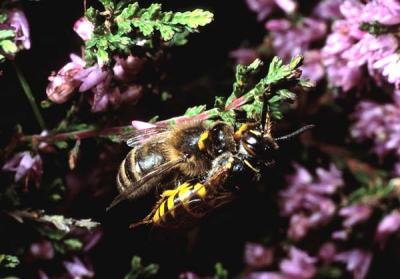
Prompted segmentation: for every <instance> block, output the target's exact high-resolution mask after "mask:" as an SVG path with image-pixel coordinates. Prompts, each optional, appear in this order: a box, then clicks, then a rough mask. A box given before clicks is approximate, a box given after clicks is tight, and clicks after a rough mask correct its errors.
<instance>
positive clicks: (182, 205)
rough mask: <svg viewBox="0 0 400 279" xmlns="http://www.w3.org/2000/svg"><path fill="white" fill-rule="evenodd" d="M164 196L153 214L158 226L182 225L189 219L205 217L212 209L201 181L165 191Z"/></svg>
mask: <svg viewBox="0 0 400 279" xmlns="http://www.w3.org/2000/svg"><path fill="white" fill-rule="evenodd" d="M162 196H163V197H164V199H163V200H162V202H161V203H160V204H159V206H158V207H157V209H156V211H155V212H154V215H153V216H152V223H153V224H154V225H156V226H161V227H175V226H181V225H182V224H181V223H182V222H184V221H186V220H188V219H193V218H196V219H197V218H201V217H203V216H204V215H205V214H206V213H207V212H208V211H209V210H210V209H211V207H210V206H209V205H208V204H207V202H206V199H205V198H206V197H207V189H206V187H205V186H204V185H203V184H201V183H197V184H194V185H191V184H189V183H184V184H182V185H180V186H178V187H177V188H176V189H174V190H167V191H164V192H163V194H162Z"/></svg>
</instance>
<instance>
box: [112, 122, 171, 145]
mask: <svg viewBox="0 0 400 279" xmlns="http://www.w3.org/2000/svg"><path fill="white" fill-rule="evenodd" d="M168 130H169V128H168V127H166V126H155V127H151V128H146V129H142V130H131V131H127V132H125V133H123V134H121V135H119V136H118V137H117V138H118V139H119V140H120V141H125V142H126V144H127V145H128V146H129V147H134V146H137V145H138V144H143V143H144V142H146V141H148V140H150V139H152V138H154V137H156V136H160V140H161V139H162V138H164V137H162V135H163V134H166V133H167V132H168Z"/></svg>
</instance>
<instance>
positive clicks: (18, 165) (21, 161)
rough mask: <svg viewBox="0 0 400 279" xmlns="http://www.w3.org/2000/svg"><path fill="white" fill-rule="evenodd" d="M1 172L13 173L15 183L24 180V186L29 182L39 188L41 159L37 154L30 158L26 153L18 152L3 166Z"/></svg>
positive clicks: (41, 172)
mask: <svg viewBox="0 0 400 279" xmlns="http://www.w3.org/2000/svg"><path fill="white" fill-rule="evenodd" d="M3 170H5V171H12V172H15V176H14V180H15V182H18V181H20V180H22V179H25V186H27V184H28V182H29V181H33V182H34V183H35V185H36V186H39V184H40V180H41V178H42V174H43V168H42V158H41V157H40V155H39V154H37V155H35V156H32V155H31V153H30V152H28V151H24V152H20V153H17V154H16V155H14V157H12V158H11V159H10V160H8V161H7V162H6V163H5V164H4V165H3Z"/></svg>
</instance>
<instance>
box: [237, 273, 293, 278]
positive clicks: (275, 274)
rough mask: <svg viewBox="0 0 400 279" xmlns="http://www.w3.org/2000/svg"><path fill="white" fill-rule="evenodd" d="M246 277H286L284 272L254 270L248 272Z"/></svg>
mask: <svg viewBox="0 0 400 279" xmlns="http://www.w3.org/2000/svg"><path fill="white" fill-rule="evenodd" d="M244 278H245V279H286V278H285V277H284V276H283V275H282V274H280V273H278V272H268V271H262V272H252V273H250V274H248V275H247V276H246V277H244Z"/></svg>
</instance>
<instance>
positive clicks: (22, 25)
mask: <svg viewBox="0 0 400 279" xmlns="http://www.w3.org/2000/svg"><path fill="white" fill-rule="evenodd" d="M7 24H9V25H10V26H11V27H12V28H13V29H14V32H15V34H16V38H15V40H16V42H17V44H19V43H20V44H22V46H23V48H25V49H30V48H31V40H30V32H29V23H28V20H27V19H26V16H25V14H24V12H23V11H21V10H19V9H12V10H9V11H8V18H7Z"/></svg>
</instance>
